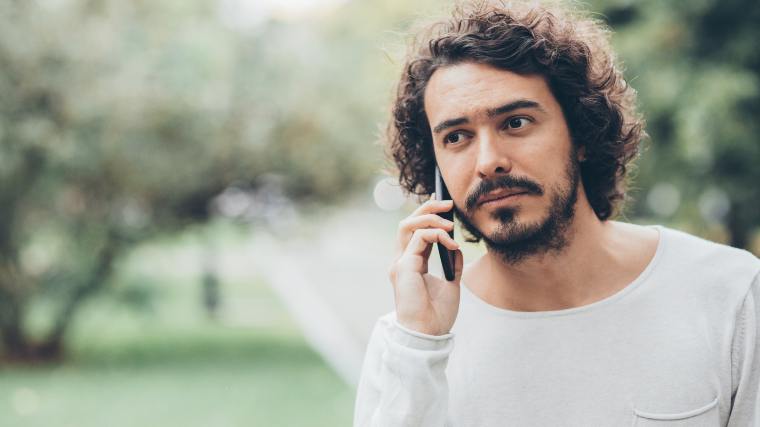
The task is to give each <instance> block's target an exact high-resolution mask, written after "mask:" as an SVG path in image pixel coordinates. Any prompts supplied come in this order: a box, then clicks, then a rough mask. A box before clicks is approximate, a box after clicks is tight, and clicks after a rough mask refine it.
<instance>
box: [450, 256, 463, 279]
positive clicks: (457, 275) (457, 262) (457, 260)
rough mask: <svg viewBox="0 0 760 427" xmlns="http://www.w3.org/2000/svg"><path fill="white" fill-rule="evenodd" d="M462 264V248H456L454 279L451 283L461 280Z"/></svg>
mask: <svg viewBox="0 0 760 427" xmlns="http://www.w3.org/2000/svg"><path fill="white" fill-rule="evenodd" d="M463 266H464V256H463V255H462V250H461V249H457V250H456V251H455V252H454V280H453V281H452V282H453V283H456V284H459V281H460V280H462V270H463Z"/></svg>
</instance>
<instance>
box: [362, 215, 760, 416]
mask: <svg viewBox="0 0 760 427" xmlns="http://www.w3.org/2000/svg"><path fill="white" fill-rule="evenodd" d="M654 227H655V228H656V229H657V230H659V232H660V242H659V244H658V247H657V251H656V253H655V256H654V257H653V259H652V260H651V262H650V263H649V265H648V266H647V267H646V269H645V270H644V271H643V272H642V273H641V275H640V276H639V277H638V278H637V279H636V280H634V281H633V282H632V283H630V284H629V285H628V286H627V287H625V288H624V289H622V290H621V291H619V292H617V293H616V294H614V295H612V296H609V297H607V298H605V299H602V300H600V301H597V302H595V303H592V304H589V305H585V306H582V307H575V308H571V309H566V310H556V311H541V312H517V311H511V310H505V309H502V308H498V307H495V306H492V305H490V304H488V303H486V302H485V301H483V300H481V299H480V298H479V297H477V296H476V295H474V294H473V293H472V292H471V291H470V290H469V289H468V288H467V286H466V285H465V284H464V283H462V284H461V301H460V308H459V314H458V316H457V321H456V323H455V325H454V327H453V328H452V330H451V333H449V334H447V335H443V336H432V335H426V334H422V333H418V332H415V331H412V330H409V329H406V328H404V327H402V326H401V325H400V324H398V322H397V321H396V316H395V313H393V312H391V313H388V314H386V315H384V316H382V317H381V318H380V319H379V320H378V322H377V324H376V325H375V329H374V331H373V333H372V337H371V338H370V342H369V345H368V348H367V354H366V357H365V360H364V365H363V368H362V375H361V380H360V383H359V389H358V392H357V397H356V407H355V414H354V426H355V427H364V426H377V427H397V426H414V427H444V426H446V427H465V426H466V427H490V426H493V427H497V426H498V427H510V426H519V427H528V426H540V427H557V426H578V427H590V426H591V427H593V426H603V427H607V426H626V427H627V426H632V425H633V426H662V427H676V426H678V427H682V426H690V427H697V426H710V427H717V426H730V427H760V409H759V408H760V330H758V319H760V275H759V273H760V260H758V259H757V258H756V257H754V256H753V255H752V254H750V253H749V252H746V251H741V250H738V249H734V248H730V247H728V246H724V245H718V244H715V243H711V242H708V241H706V240H702V239H699V238H697V237H694V236H691V235H688V234H685V233H682V232H678V231H675V230H672V229H668V228H665V227H661V226H654Z"/></svg>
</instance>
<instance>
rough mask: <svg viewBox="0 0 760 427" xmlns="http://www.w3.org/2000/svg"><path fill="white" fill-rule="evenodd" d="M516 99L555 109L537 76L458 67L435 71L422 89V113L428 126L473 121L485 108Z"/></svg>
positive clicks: (480, 66) (481, 66)
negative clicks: (425, 114) (460, 119)
mask: <svg viewBox="0 0 760 427" xmlns="http://www.w3.org/2000/svg"><path fill="white" fill-rule="evenodd" d="M518 99H527V100H532V101H536V102H538V103H539V104H541V105H542V106H543V107H544V108H545V109H547V110H550V111H551V110H554V109H555V108H559V105H558V104H557V102H556V100H555V99H554V96H553V95H552V93H551V90H550V89H549V86H548V85H547V84H546V80H545V79H544V78H543V77H542V76H539V75H520V74H517V73H513V72H511V71H506V70H501V69H498V68H495V67H493V66H490V65H487V64H475V63H469V62H468V63H462V64H456V65H450V66H445V67H442V68H439V69H438V70H436V71H435V72H434V73H433V75H432V76H431V78H430V81H429V82H428V85H427V88H426V89H425V98H424V103H425V112H426V113H427V117H428V121H429V122H430V124H431V125H434V123H437V122H439V121H441V120H447V119H451V118H457V117H468V118H474V117H476V116H479V115H483V114H485V111H486V110H487V109H489V108H494V107H498V106H500V105H503V104H505V103H508V102H511V101H515V100H518Z"/></svg>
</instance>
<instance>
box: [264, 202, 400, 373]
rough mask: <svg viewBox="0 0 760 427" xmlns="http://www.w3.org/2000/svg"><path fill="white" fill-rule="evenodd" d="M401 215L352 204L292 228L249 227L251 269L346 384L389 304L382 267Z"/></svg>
mask: <svg viewBox="0 0 760 427" xmlns="http://www.w3.org/2000/svg"><path fill="white" fill-rule="evenodd" d="M403 216H405V215H404V214H403V213H402V212H390V213H389V212H384V211H381V210H380V209H379V208H377V207H376V206H375V205H374V204H371V203H356V204H353V205H351V206H348V207H345V208H343V209H341V210H338V211H335V212H333V213H332V214H330V215H329V216H326V217H324V218H323V219H322V220H320V221H318V223H311V224H301V225H299V226H298V227H297V229H298V230H299V234H298V235H293V234H295V233H288V236H287V237H275V236H273V235H271V234H267V235H262V233H261V232H257V233H254V236H255V238H254V242H253V248H252V251H253V263H254V266H255V268H256V269H257V270H258V272H259V273H260V274H262V275H263V277H264V279H265V280H266V281H267V282H268V283H269V284H270V285H271V286H272V287H273V289H274V290H275V291H276V292H277V293H278V295H279V296H280V297H281V299H282V301H283V302H284V304H285V305H286V306H287V308H288V310H289V311H290V312H291V314H292V315H293V317H294V318H295V320H296V321H297V322H298V324H299V325H300V326H301V328H302V330H303V332H304V335H305V336H306V339H307V340H308V341H309V342H310V343H311V345H312V346H313V347H314V348H315V349H316V350H317V351H318V352H319V353H320V354H321V355H322V356H323V357H324V358H325V360H326V361H327V363H328V364H330V365H331V366H332V367H333V368H334V369H335V370H336V372H338V374H339V375H341V377H343V379H344V380H345V381H346V382H347V383H349V384H352V385H356V383H357V382H358V376H359V370H360V367H361V362H362V359H363V357H364V350H365V347H366V344H367V340H368V339H369V335H370V333H371V331H372V327H373V325H374V323H375V320H376V319H377V318H378V317H379V316H380V315H382V314H384V313H387V312H389V311H391V310H393V291H392V288H391V285H390V282H389V281H388V278H387V269H388V266H389V265H390V263H391V261H392V259H393V251H394V244H395V233H396V227H397V225H398V221H399V220H400V219H401V218H402V217H403Z"/></svg>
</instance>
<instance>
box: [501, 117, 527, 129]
mask: <svg viewBox="0 0 760 427" xmlns="http://www.w3.org/2000/svg"><path fill="white" fill-rule="evenodd" d="M528 123H530V119H529V118H527V117H512V118H510V119H508V120H507V121H506V123H504V128H505V129H520V128H523V127H525V126H526V125H527V124H528Z"/></svg>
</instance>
